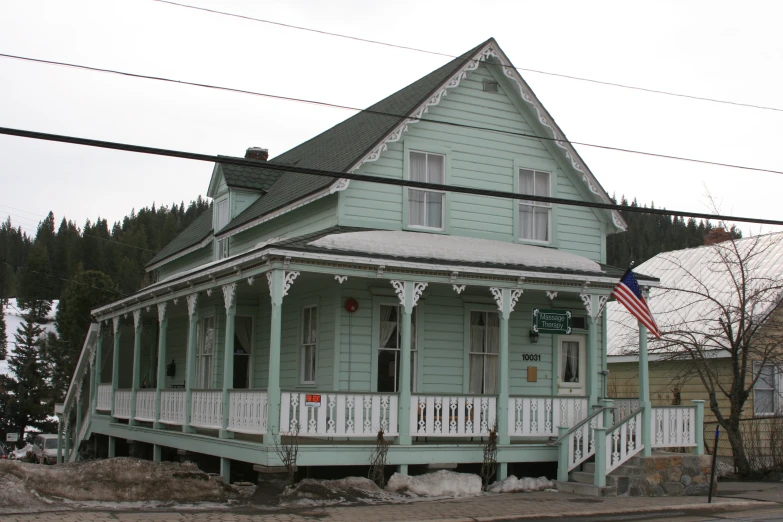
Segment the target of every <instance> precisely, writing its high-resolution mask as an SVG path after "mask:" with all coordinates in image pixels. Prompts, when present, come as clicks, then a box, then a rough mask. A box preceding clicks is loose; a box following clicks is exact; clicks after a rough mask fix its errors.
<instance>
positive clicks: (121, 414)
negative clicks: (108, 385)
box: [112, 390, 132, 419]
mask: <svg viewBox="0 0 783 522" xmlns="http://www.w3.org/2000/svg"><path fill="white" fill-rule="evenodd" d="M131 393H132V392H131V391H130V390H117V391H115V392H114V413H113V414H112V415H114V416H115V417H117V418H118V419H130V415H131V411H130V410H131Z"/></svg>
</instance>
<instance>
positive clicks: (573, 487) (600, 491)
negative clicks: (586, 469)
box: [555, 480, 617, 497]
mask: <svg viewBox="0 0 783 522" xmlns="http://www.w3.org/2000/svg"><path fill="white" fill-rule="evenodd" d="M555 484H556V485H557V490H558V491H563V492H566V493H576V494H577V495H585V496H589V497H616V496H617V488H616V487H614V486H605V487H603V488H597V487H595V486H593V485H592V484H582V483H580V482H560V481H559V480H558V481H556V482H555Z"/></svg>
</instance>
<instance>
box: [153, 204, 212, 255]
mask: <svg viewBox="0 0 783 522" xmlns="http://www.w3.org/2000/svg"><path fill="white" fill-rule="evenodd" d="M211 236H212V207H209V209H208V210H206V211H204V213H203V214H201V215H200V216H199V217H197V218H196V219H195V221H193V223H191V224H190V225H189V226H188V227H187V228H185V230H183V231H182V232H180V233H179V235H178V236H177V237H175V238H174V239H172V240H171V243H169V244H168V245H166V246H165V247H163V249H162V250H161V251H160V252H158V253H157V254H156V255H155V257H153V258H152V259H150V260H149V261H148V262H147V267H148V269H150V267H151V266H152V265H154V264H157V263H159V262H160V261H163V260H164V259H166V258H169V257H171V256H174V255H176V254H179V253H183V252H185V251H187V250H190V249H193V248H194V247H198V246H199V245H201V244H202V243H203V242H204V241H206V240H207V239H209V238H210V237H211ZM202 246H206V245H202Z"/></svg>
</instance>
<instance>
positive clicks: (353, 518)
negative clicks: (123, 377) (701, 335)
mask: <svg viewBox="0 0 783 522" xmlns="http://www.w3.org/2000/svg"><path fill="white" fill-rule="evenodd" d="M777 486H779V487H781V488H783V485H781V484H778V485H777ZM751 489H752V488H751ZM721 493H722V494H723V493H724V492H723V491H722V492H721ZM770 505H777V504H772V503H769V502H762V501H757V500H747V499H741V498H725V497H719V498H714V499H713V503H712V505H710V504H707V498H706V497H610V498H593V497H585V496H581V495H574V494H570V493H547V492H535V493H507V494H500V495H483V496H480V497H469V498H462V499H452V500H439V501H421V502H413V503H409V504H384V505H372V506H367V505H362V506H345V507H326V508H321V507H312V508H299V509H282V510H261V509H260V508H252V507H238V508H233V509H225V510H219V511H218V510H212V511H209V512H204V511H177V510H176V509H175V510H172V511H169V512H161V511H158V512H138V511H126V512H122V511H102V510H98V511H58V512H49V513H30V514H18V515H0V521H3V522H6V521H8V522H16V521H20V522H21V521H25V522H27V521H33V520H35V521H42V522H47V521H52V522H54V521H62V522H77V521H84V522H104V521H116V520H120V521H124V522H136V521H164V520H175V521H194V522H245V521H247V522H250V521H253V522H300V521H311V522H312V521H325V522H326V521H328V522H331V521H342V522H402V521H430V522H432V521H437V522H490V521H497V520H507V519H520V518H543V517H551V518H556V517H575V516H588V515H592V516H596V515H602V514H612V515H617V514H623V513H646V512H654V511H662V510H677V511H688V510H693V511H699V512H700V513H704V512H705V511H707V510H715V511H720V510H727V509H729V510H730V509H752V508H756V507H759V508H760V507H764V506H770Z"/></svg>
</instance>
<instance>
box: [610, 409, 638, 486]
mask: <svg viewBox="0 0 783 522" xmlns="http://www.w3.org/2000/svg"><path fill="white" fill-rule="evenodd" d="M642 429H643V426H642V412H641V411H637V412H636V413H634V414H632V415H629V416H628V417H626V418H625V420H624V421H622V422H621V423H620V424H617V425H615V427H613V428H612V429H611V430H608V431H607V432H606V474H607V475H608V474H609V473H611V472H612V471H614V470H615V469H617V468H619V467H620V466H622V465H623V464H625V463H626V462H627V461H628V460H629V459H630V458H631V457H633V456H634V455H636V454H637V453H639V452H640V451H641V450H642V449H644V445H643V444H642Z"/></svg>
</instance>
